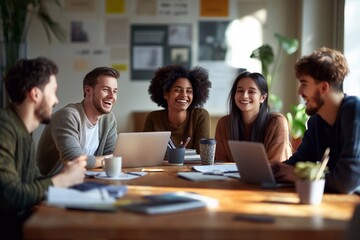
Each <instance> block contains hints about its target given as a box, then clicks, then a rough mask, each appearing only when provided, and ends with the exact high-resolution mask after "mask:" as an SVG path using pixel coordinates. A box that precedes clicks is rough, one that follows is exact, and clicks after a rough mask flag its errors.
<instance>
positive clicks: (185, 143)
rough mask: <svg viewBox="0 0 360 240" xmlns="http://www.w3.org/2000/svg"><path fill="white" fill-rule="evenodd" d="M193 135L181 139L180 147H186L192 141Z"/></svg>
mask: <svg viewBox="0 0 360 240" xmlns="http://www.w3.org/2000/svg"><path fill="white" fill-rule="evenodd" d="M190 139H191V137H187V138H186V139H185V141H181V143H180V146H179V148H185V147H186V146H187V145H188V143H189V142H190Z"/></svg>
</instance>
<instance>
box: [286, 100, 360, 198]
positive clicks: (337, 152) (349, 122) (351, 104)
mask: <svg viewBox="0 0 360 240" xmlns="http://www.w3.org/2000/svg"><path fill="white" fill-rule="evenodd" d="M307 124H308V129H307V130H306V131H305V134H304V138H303V140H302V143H301V145H300V146H299V148H298V150H297V151H296V153H294V154H293V156H292V157H290V158H289V159H288V160H287V161H286V163H288V164H290V165H295V163H296V162H298V161H311V162H317V161H321V158H322V156H323V154H324V151H325V149H326V148H327V147H330V159H329V162H328V168H329V173H328V174H327V175H326V183H325V190H326V191H328V192H339V193H353V192H357V193H360V99H359V98H358V97H355V96H347V95H345V97H344V99H343V101H342V103H341V105H340V109H339V111H338V114H337V117H336V121H335V123H334V125H333V126H330V125H329V124H328V123H327V122H326V121H325V120H324V119H322V118H321V116H320V115H318V114H315V115H313V116H311V117H310V118H309V120H308V123H307Z"/></svg>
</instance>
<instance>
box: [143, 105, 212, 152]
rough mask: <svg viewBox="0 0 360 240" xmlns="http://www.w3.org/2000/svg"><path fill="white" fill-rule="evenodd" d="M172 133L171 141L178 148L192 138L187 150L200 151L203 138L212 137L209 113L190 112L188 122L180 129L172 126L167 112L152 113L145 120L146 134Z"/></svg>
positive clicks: (194, 110) (202, 111) (200, 109)
mask: <svg viewBox="0 0 360 240" xmlns="http://www.w3.org/2000/svg"><path fill="white" fill-rule="evenodd" d="M151 131H171V140H172V141H173V142H174V144H175V145H176V146H179V145H180V142H181V141H182V140H184V139H185V138H186V137H191V140H190V142H189V143H188V145H187V146H186V148H193V149H196V150H197V151H199V141H200V139H201V138H208V137H209V136H210V117H209V113H208V111H206V110H205V109H203V108H194V109H191V110H188V114H187V117H186V120H185V122H184V123H183V124H181V125H180V126H178V127H174V126H172V125H171V123H170V121H169V118H168V111H167V110H159V111H153V112H150V113H149V114H148V115H147V117H146V120H145V124H144V132H151Z"/></svg>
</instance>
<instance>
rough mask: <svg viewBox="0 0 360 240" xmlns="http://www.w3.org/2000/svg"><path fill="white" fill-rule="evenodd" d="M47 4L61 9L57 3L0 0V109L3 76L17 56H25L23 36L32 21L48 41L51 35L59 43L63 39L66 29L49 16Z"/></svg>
mask: <svg viewBox="0 0 360 240" xmlns="http://www.w3.org/2000/svg"><path fill="white" fill-rule="evenodd" d="M49 3H52V4H55V5H57V6H59V7H61V5H60V1H59V0H1V1H0V19H1V22H2V23H1V24H2V25H1V33H0V37H2V38H1V39H0V43H1V44H0V107H4V106H5V102H6V101H5V98H4V96H3V94H4V90H3V77H4V74H5V73H6V71H7V70H8V69H9V68H10V67H12V66H13V65H14V64H15V62H16V61H17V60H18V59H19V58H20V57H24V56H25V55H26V36H27V33H28V30H29V27H30V25H31V22H32V20H33V18H34V17H36V18H37V19H39V21H40V22H41V24H42V25H43V27H44V29H45V32H46V35H47V38H48V40H49V42H50V41H51V33H52V34H54V35H55V37H56V38H57V39H58V40H60V41H64V40H65V39H66V32H65V30H64V29H63V28H62V27H61V25H60V24H58V23H57V22H55V21H54V20H53V19H52V17H51V15H50V14H49V11H48V8H47V5H48V4H49ZM4 95H5V94H4Z"/></svg>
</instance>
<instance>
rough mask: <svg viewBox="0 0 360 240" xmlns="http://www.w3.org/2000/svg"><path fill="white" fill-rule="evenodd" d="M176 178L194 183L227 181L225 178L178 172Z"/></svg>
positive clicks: (199, 173)
mask: <svg viewBox="0 0 360 240" xmlns="http://www.w3.org/2000/svg"><path fill="white" fill-rule="evenodd" d="M177 175H178V177H181V178H185V179H187V180H191V181H194V182H207V181H221V180H228V179H229V178H228V177H226V176H220V175H205V174H203V173H202V172H178V173H177Z"/></svg>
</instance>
